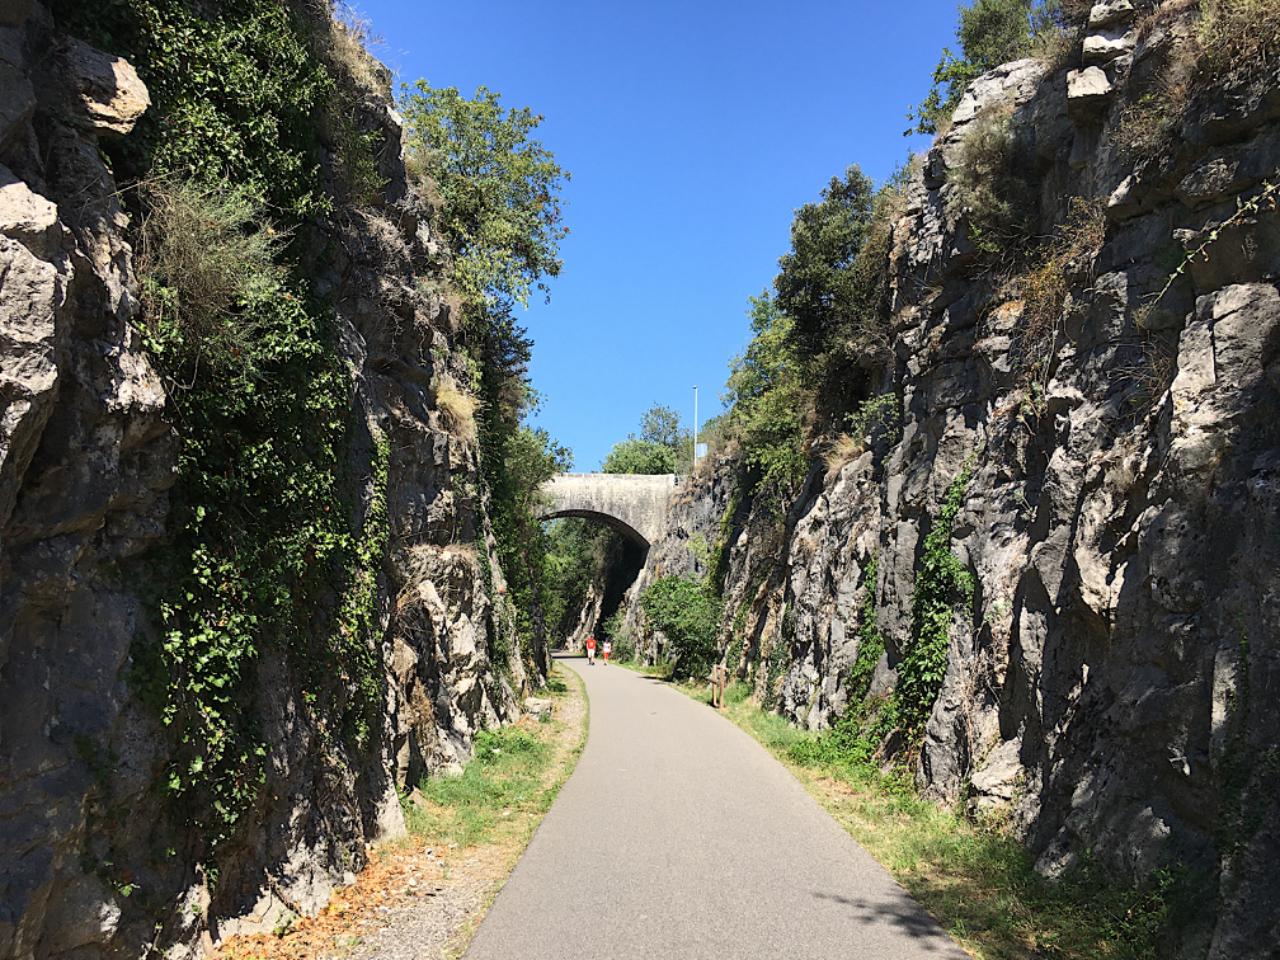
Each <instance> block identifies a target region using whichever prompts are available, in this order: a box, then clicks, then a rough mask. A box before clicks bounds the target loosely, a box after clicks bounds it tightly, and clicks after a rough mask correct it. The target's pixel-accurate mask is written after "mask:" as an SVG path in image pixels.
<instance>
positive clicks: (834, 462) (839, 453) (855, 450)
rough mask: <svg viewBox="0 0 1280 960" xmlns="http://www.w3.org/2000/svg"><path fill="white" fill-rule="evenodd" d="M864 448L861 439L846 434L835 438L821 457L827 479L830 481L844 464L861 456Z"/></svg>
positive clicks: (864, 444) (864, 443)
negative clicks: (825, 466)
mask: <svg viewBox="0 0 1280 960" xmlns="http://www.w3.org/2000/svg"><path fill="white" fill-rule="evenodd" d="M866 447H867V445H866V442H865V441H864V440H863V439H862V438H861V437H852V436H850V435H849V434H847V433H842V434H840V436H838V437H836V438H835V440H833V441H832V443H831V446H830V447H828V448H827V451H826V453H824V454H823V455H822V460H823V462H824V463H826V465H827V479H828V480H830V479H831V478H832V477H834V476H835V475H836V474H837V473H839V472H840V470H841V468H842V467H844V465H845V464H846V463H850V462H852V461H853V460H855V459H856V458H857V457H859V456H861V455H862V451H863V450H865V449H866Z"/></svg>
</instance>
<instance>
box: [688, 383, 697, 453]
mask: <svg viewBox="0 0 1280 960" xmlns="http://www.w3.org/2000/svg"><path fill="white" fill-rule="evenodd" d="M697 465H698V385H697V384H696V383H695V384H694V385H693V460H692V461H690V466H689V472H690V473H693V468H694V467H696V466H697Z"/></svg>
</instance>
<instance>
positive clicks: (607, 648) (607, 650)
mask: <svg viewBox="0 0 1280 960" xmlns="http://www.w3.org/2000/svg"><path fill="white" fill-rule="evenodd" d="M611 653H613V641H612V640H607V639H606V640H605V642H604V665H605V666H606V667H607V666H608V665H609V654H611Z"/></svg>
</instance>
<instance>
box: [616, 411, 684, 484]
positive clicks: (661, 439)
mask: <svg viewBox="0 0 1280 960" xmlns="http://www.w3.org/2000/svg"><path fill="white" fill-rule="evenodd" d="M692 462H693V431H691V430H688V429H686V428H684V427H681V426H680V415H679V414H678V413H676V411H675V410H673V409H672V408H671V407H664V406H662V405H660V404H655V405H654V406H652V407H650V408H649V409H648V410H646V411H645V413H644V416H643V417H641V418H640V436H638V437H637V436H635V435H634V434H632V435H630V436H628V437H627V439H625V440H622V441H619V442H618V443H616V444H614V446H613V449H612V450H610V451H609V455H608V456H607V457H605V460H604V465H603V467H602V469H603V470H604V472H605V473H644V474H659V473H688V472H689V467H690V465H691V464H692Z"/></svg>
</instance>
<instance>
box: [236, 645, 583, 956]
mask: <svg viewBox="0 0 1280 960" xmlns="http://www.w3.org/2000/svg"><path fill="white" fill-rule="evenodd" d="M545 696H547V697H548V698H549V699H550V700H551V702H552V713H551V716H550V719H549V720H547V721H541V722H540V721H539V720H537V719H536V718H535V717H532V716H529V717H525V718H523V719H521V720H520V721H518V722H517V723H514V724H512V725H511V726H508V727H503V728H500V729H498V730H492V731H484V732H482V733H481V734H480V735H479V736H478V737H477V738H476V746H475V752H474V755H473V757H472V759H471V761H470V762H469V763H468V764H467V765H466V767H465V768H463V770H462V772H461V773H460V774H458V775H457V776H452V777H449V776H436V777H430V778H428V779H426V780H425V781H423V783H422V784H420V785H419V786H418V787H417V788H416V789H415V790H413V791H412V792H411V793H410V794H409V796H408V797H406V798H404V800H403V802H402V805H403V808H404V814H405V825H406V827H407V828H408V833H407V834H406V835H405V836H403V837H400V838H398V839H395V840H391V841H389V842H387V843H383V844H380V845H378V846H377V847H375V848H374V850H373V851H372V853H371V855H370V859H369V863H368V865H367V866H366V867H365V869H364V870H363V871H361V873H360V874H359V875H358V876H357V877H356V882H355V883H353V884H352V885H350V886H348V887H346V888H344V889H342V890H339V891H337V892H336V893H335V894H334V896H333V897H332V898H331V900H330V902H329V904H328V905H327V906H325V908H324V909H322V910H321V911H320V912H319V913H318V914H317V915H316V916H314V917H307V918H294V919H291V920H289V921H288V922H285V923H282V924H280V925H279V926H278V927H277V929H276V933H275V934H274V935H272V934H257V935H253V936H245V937H235V938H232V939H231V940H229V941H227V942H226V943H225V944H223V945H222V946H221V947H220V948H219V950H218V951H217V953H216V954H214V957H213V960H318V958H321V957H324V958H333V957H351V958H352V960H363V958H369V957H379V956H383V955H386V949H387V944H390V943H403V942H405V941H406V940H408V941H412V942H413V943H414V949H415V951H416V953H415V955H416V956H420V957H424V958H425V957H441V958H446V960H452V958H456V957H460V956H461V955H462V954H463V953H464V952H465V951H466V949H467V945H468V944H469V943H470V942H471V938H472V936H473V935H474V933H475V931H476V928H477V927H479V925H480V921H481V920H482V919H484V915H485V913H487V912H488V909H489V906H490V905H491V904H492V903H493V899H494V897H496V896H497V894H498V891H499V890H500V889H501V888H502V885H503V884H504V883H505V882H506V880H507V877H508V876H509V875H510V873H511V870H512V869H513V868H514V867H515V865H516V861H517V860H519V859H520V855H521V854H522V853H524V850H525V847H527V846H528V845H529V841H530V840H531V839H532V838H533V833H534V831H535V830H536V829H537V827H538V824H540V823H541V822H542V818H543V817H544V816H545V815H546V812H547V810H549V809H550V807H551V804H552V802H553V801H554V800H555V798H556V796H557V795H558V794H559V792H560V788H561V787H562V786H563V785H564V782H565V781H566V780H567V779H568V778H569V775H570V774H571V773H572V772H573V769H574V767H575V766H576V765H577V761H578V757H579V756H580V755H581V754H582V750H583V747H584V746H585V745H586V741H587V726H588V720H589V707H588V703H587V698H586V692H585V689H584V687H583V684H582V681H581V680H580V679H579V678H578V677H577V676H576V675H575V674H574V673H573V672H572V671H570V670H566V669H564V668H563V667H560V666H559V665H554V666H553V668H552V673H551V677H550V680H549V683H548V688H547V690H546V691H545ZM430 915H433V916H430Z"/></svg>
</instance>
